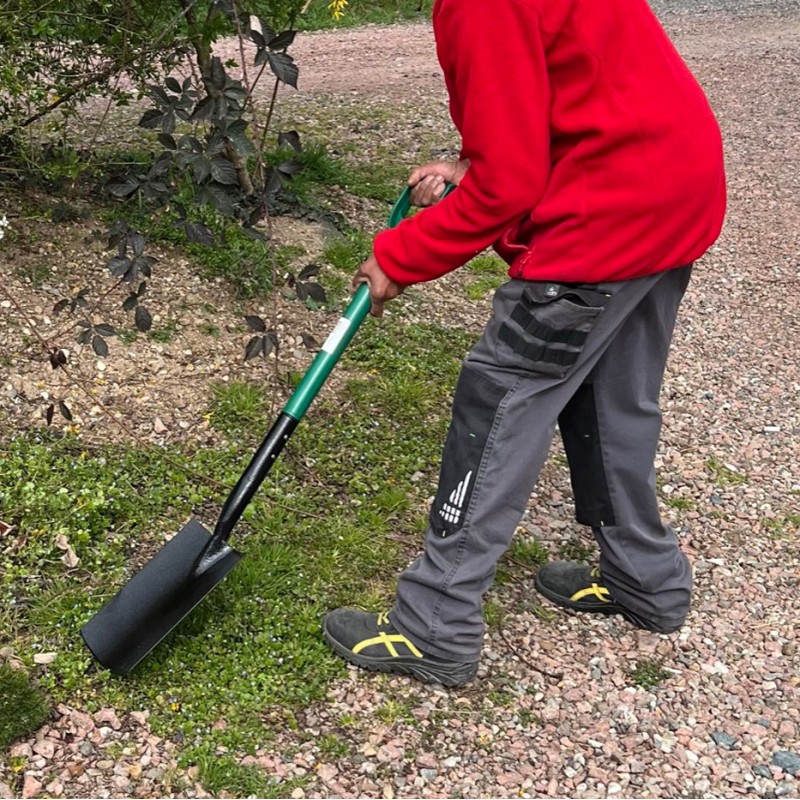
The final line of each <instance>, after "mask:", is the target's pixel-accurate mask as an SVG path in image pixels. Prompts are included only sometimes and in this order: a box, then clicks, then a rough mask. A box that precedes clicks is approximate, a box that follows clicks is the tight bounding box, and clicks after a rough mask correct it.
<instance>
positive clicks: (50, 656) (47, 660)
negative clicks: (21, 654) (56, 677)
mask: <svg viewBox="0 0 800 800" xmlns="http://www.w3.org/2000/svg"><path fill="white" fill-rule="evenodd" d="M55 660H56V653H36V655H35V656H34V657H33V663H34V664H52V663H53V662H54V661H55Z"/></svg>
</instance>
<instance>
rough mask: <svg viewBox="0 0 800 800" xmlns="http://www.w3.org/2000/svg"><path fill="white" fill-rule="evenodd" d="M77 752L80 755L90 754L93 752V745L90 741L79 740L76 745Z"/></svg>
mask: <svg viewBox="0 0 800 800" xmlns="http://www.w3.org/2000/svg"><path fill="white" fill-rule="evenodd" d="M78 752H79V753H80V754H81V755H82V756H90V755H91V754H92V753H93V752H94V745H92V743H91V742H81V743H80V744H79V745H78Z"/></svg>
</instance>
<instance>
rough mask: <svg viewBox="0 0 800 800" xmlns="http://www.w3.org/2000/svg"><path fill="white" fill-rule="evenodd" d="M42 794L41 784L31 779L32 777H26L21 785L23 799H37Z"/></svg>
mask: <svg viewBox="0 0 800 800" xmlns="http://www.w3.org/2000/svg"><path fill="white" fill-rule="evenodd" d="M41 792H42V784H41V783H39V781H37V780H36V778H34V777H33V775H26V776H25V780H24V782H23V784H22V796H23V797H38V796H39V795H40V794H41Z"/></svg>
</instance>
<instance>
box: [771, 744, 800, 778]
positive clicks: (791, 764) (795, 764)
mask: <svg viewBox="0 0 800 800" xmlns="http://www.w3.org/2000/svg"><path fill="white" fill-rule="evenodd" d="M772 763H773V764H774V765H775V766H776V767H780V768H781V769H782V770H783V771H784V772H788V773H789V774H790V775H797V774H798V773H800V755H798V754H797V753H793V752H792V751H791V750H778V751H777V752H776V753H775V755H774V756H772Z"/></svg>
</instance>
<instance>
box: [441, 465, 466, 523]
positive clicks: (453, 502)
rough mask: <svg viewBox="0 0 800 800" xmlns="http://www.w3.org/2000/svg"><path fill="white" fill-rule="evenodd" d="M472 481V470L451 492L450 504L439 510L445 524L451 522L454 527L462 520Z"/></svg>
mask: <svg viewBox="0 0 800 800" xmlns="http://www.w3.org/2000/svg"><path fill="white" fill-rule="evenodd" d="M471 480H472V470H470V471H469V472H468V473H467V475H466V477H465V478H464V480H463V481H461V483H459V484H458V486H457V487H456V488H455V489H454V490H453V491H452V492H450V502H449V503H445V504H444V505H443V506H442V507H441V509H440V510H439V516H441V517H442V519H443V520H444V521H445V522H450V523H452V524H453V525H457V524H458V522H459V520H460V519H461V514H462V513H463V511H464V508H463V506H464V499H465V498H466V496H467V489H468V488H469V482H470V481H471Z"/></svg>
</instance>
